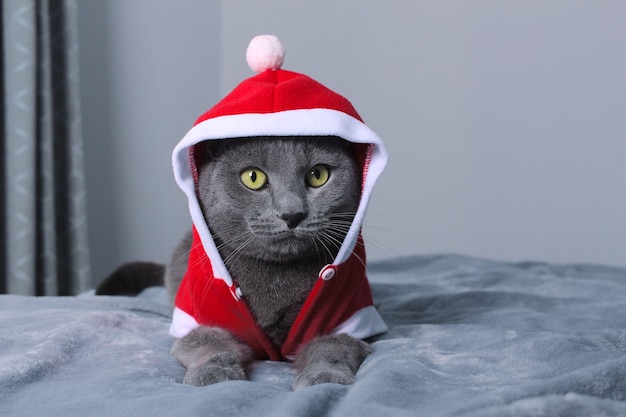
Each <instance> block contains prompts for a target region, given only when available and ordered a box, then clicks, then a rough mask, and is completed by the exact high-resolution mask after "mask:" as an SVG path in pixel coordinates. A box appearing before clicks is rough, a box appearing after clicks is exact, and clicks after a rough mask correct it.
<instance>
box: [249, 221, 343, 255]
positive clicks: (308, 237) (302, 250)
mask: <svg viewBox="0 0 626 417" xmlns="http://www.w3.org/2000/svg"><path fill="white" fill-rule="evenodd" d="M257 239H258V243H257V245H255V246H256V247H257V249H258V258H259V259H263V260H265V261H273V262H281V261H294V260H304V259H307V258H312V257H320V256H322V257H324V258H325V259H326V262H328V263H330V262H332V261H333V260H334V258H335V256H336V254H337V252H338V250H339V247H340V246H341V245H340V242H339V241H335V242H333V241H332V240H328V239H324V237H323V236H322V235H320V233H319V230H318V231H315V232H311V231H307V230H304V229H302V230H301V229H293V230H281V231H275V232H272V233H267V232H265V233H260V234H257Z"/></svg>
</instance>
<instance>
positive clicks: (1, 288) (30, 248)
mask: <svg viewBox="0 0 626 417" xmlns="http://www.w3.org/2000/svg"><path fill="white" fill-rule="evenodd" d="M77 7H78V4H77V2H76V1H72V0H56V1H52V0H47V1H46V0H40V1H36V0H2V7H1V9H0V13H1V15H2V16H1V19H0V22H1V24H2V30H0V42H1V44H2V48H3V53H2V57H1V58H0V59H1V62H0V76H1V78H2V85H1V87H0V88H1V89H2V102H1V103H0V106H1V109H0V110H1V111H0V129H1V131H2V132H3V135H2V158H0V160H1V162H0V163H1V167H0V168H1V169H0V187H2V189H1V190H0V199H1V201H0V210H1V211H2V220H3V221H2V223H1V224H0V234H1V245H2V247H1V248H0V262H1V267H2V271H0V272H1V274H2V275H1V276H0V292H1V293H12V294H25V295H72V294H77V293H80V292H82V291H84V290H86V289H88V288H89V286H90V269H89V250H88V247H87V213H86V196H85V179H84V166H83V145H82V138H81V119H80V99H79V71H78V33H77Z"/></svg>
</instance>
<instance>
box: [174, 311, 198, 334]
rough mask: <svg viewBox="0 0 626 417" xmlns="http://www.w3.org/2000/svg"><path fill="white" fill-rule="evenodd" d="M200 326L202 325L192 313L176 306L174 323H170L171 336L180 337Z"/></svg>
mask: <svg viewBox="0 0 626 417" xmlns="http://www.w3.org/2000/svg"><path fill="white" fill-rule="evenodd" d="M198 327H200V324H198V322H197V321H196V319H194V318H193V317H192V316H191V315H189V314H187V313H185V312H184V311H183V310H181V309H180V308H178V307H176V308H174V313H173V315H172V323H171V324H170V336H174V337H175V338H177V339H180V338H181V337H184V336H187V333H189V332H190V331H192V330H193V329H197V328H198Z"/></svg>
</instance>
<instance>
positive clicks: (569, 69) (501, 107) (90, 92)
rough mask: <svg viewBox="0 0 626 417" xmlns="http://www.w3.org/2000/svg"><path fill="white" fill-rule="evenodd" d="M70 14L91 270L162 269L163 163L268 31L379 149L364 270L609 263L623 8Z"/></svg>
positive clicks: (321, 6)
mask: <svg viewBox="0 0 626 417" xmlns="http://www.w3.org/2000/svg"><path fill="white" fill-rule="evenodd" d="M102 3H104V4H102ZM80 4H81V9H82V11H81V22H82V27H81V36H82V39H83V43H82V44H81V48H82V50H81V55H82V57H83V61H82V65H83V68H82V77H83V80H82V81H83V101H84V113H83V115H84V129H85V140H86V142H87V151H88V155H87V156H88V161H89V162H88V164H89V165H88V174H89V178H88V179H89V185H90V190H89V191H90V197H89V201H90V228H91V229H90V232H91V238H92V246H93V251H92V257H93V262H94V270H95V271H96V274H98V273H102V271H104V270H106V269H107V268H111V267H113V266H115V265H116V264H117V263H119V262H121V261H124V260H132V259H152V260H160V259H164V258H166V257H167V253H168V252H169V250H170V249H171V246H172V245H173V244H174V241H175V240H176V239H177V237H178V235H179V234H180V231H181V230H182V229H184V227H186V225H187V224H188V220H187V218H186V212H185V210H186V208H185V202H184V200H183V198H182V194H181V193H180V192H179V191H177V190H176V188H175V185H174V183H173V180H172V178H171V173H170V167H169V153H170V151H171V148H172V147H173V146H174V144H175V143H176V141H177V140H178V139H179V138H180V137H181V136H182V135H183V134H184V133H185V131H186V130H187V129H188V127H189V126H190V125H191V123H193V120H194V119H195V117H196V116H198V115H199V114H200V113H201V112H202V111H204V110H206V109H207V108H208V107H210V105H212V104H213V103H214V102H216V101H217V100H218V99H219V97H221V96H222V95H223V94H225V93H227V92H228V91H230V89H232V87H234V86H235V84H237V83H238V82H240V81H241V80H242V79H244V78H245V77H248V76H250V75H251V72H250V70H249V69H248V68H247V66H246V64H245V60H244V53H245V48H246V46H247V43H248V41H249V40H250V38H251V37H252V36H254V35H256V34H259V33H273V34H276V35H278V36H279V37H280V38H281V39H282V40H283V42H284V43H285V45H286V48H287V58H286V62H285V68H287V69H291V70H294V71H300V72H304V73H306V74H308V75H311V76H313V77H314V78H316V79H318V80H319V81H321V82H322V83H324V84H326V85H327V86H329V87H331V88H333V89H335V90H336V91H338V92H340V93H342V94H344V95H345V96H347V97H348V98H349V99H350V100H351V101H352V102H353V104H354V105H355V106H356V107H357V109H358V110H359V112H360V113H361V115H362V116H363V117H364V118H365V120H366V122H367V123H368V124H369V125H370V126H371V127H372V128H373V129H374V130H376V131H377V132H378V133H379V134H380V136H381V137H383V139H384V140H385V141H386V143H387V145H388V147H389V150H390V153H391V162H390V165H389V168H388V170H387V172H386V173H385V174H384V175H383V178H382V180H381V182H380V186H379V188H378V189H377V190H376V192H375V195H374V199H373V202H372V205H371V208H370V211H369V215H368V219H367V221H366V229H365V236H366V240H367V241H368V242H369V256H370V258H373V259H380V258H387V257H392V256H398V255H405V254H411V253H434V252H458V253H464V254H470V255H476V256H482V257H489V258H496V259H503V260H523V259H540V260H547V261H555V262H601V263H609V264H617V265H626V256H625V255H626V194H625V193H624V189H626V47H625V45H624V39H626V25H624V24H623V16H625V15H626V3H624V2H621V1H617V0H616V1H597V2H591V1H576V0H567V1H565V0H563V1H550V2H546V1H545V0H534V1H532V0H531V1H501V0H492V1H449V2H431V1H428V2H427V1H399V0H396V1H385V2H383V1H377V2H376V1H359V0H351V1H342V2H337V1H332V2H331V1H317V2H307V1H294V0H280V1H279V0H271V1H270V0H268V1H264V2H252V1H243V0H228V1H222V2H207V1H200V0H198V1H191V0H184V1H177V2H170V1H167V0H160V1H150V0H133V1H124V0H115V1H113V0H108V1H107V2H100V1H98V0H81V3H80ZM148 11H149V12H148ZM90 45H91V46H90Z"/></svg>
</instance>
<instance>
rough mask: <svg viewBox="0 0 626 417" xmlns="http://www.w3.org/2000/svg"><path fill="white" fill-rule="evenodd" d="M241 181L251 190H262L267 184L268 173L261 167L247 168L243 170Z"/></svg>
mask: <svg viewBox="0 0 626 417" xmlns="http://www.w3.org/2000/svg"><path fill="white" fill-rule="evenodd" d="M240 178H241V182H242V183H243V185H245V186H246V187H248V188H249V189H251V190H255V191H256V190H260V189H261V188H263V187H265V186H266V185H267V175H265V172H263V171H261V170H260V169H259V168H247V169H244V170H243V171H242V172H241V175H240Z"/></svg>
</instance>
